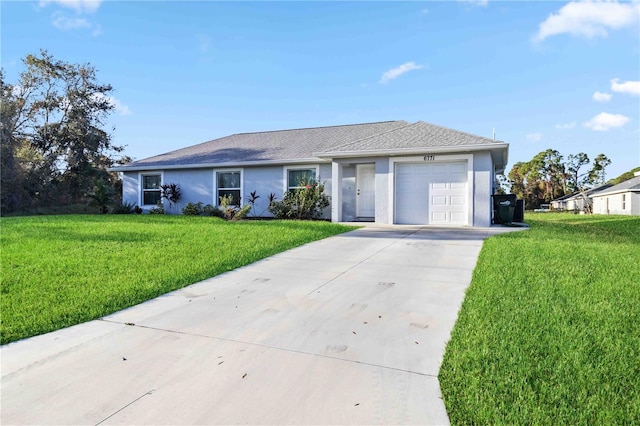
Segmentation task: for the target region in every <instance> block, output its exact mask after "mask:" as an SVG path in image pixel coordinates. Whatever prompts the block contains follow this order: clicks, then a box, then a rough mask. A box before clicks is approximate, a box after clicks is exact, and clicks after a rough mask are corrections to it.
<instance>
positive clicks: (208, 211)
mask: <svg viewBox="0 0 640 426" xmlns="http://www.w3.org/2000/svg"><path fill="white" fill-rule="evenodd" d="M202 214H203V215H204V216H215V217H219V218H222V219H224V213H222V211H221V210H220V209H219V208H218V207H216V206H212V205H211V204H207V205H206V206H204V207H203V208H202Z"/></svg>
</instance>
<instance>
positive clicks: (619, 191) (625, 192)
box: [591, 172, 640, 216]
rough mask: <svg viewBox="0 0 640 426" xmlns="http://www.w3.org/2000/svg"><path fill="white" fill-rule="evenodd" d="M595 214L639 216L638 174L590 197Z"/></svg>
mask: <svg viewBox="0 0 640 426" xmlns="http://www.w3.org/2000/svg"><path fill="white" fill-rule="evenodd" d="M591 198H593V212H594V213H596V214H624V215H630V216H640V172H636V173H635V174H634V177H632V178H631V179H629V180H626V181H624V182H622V183H619V184H617V185H614V186H611V187H610V188H607V189H605V190H604V191H601V192H598V193H597V194H594V195H592V197H591Z"/></svg>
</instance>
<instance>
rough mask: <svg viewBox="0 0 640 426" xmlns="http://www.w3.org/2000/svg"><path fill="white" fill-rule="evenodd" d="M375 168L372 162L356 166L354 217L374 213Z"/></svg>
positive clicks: (372, 215) (368, 215)
mask: <svg viewBox="0 0 640 426" xmlns="http://www.w3.org/2000/svg"><path fill="white" fill-rule="evenodd" d="M375 211H376V170H375V165H374V164H358V165H357V166H356V219H373V218H374V217H375V215H376V213H375Z"/></svg>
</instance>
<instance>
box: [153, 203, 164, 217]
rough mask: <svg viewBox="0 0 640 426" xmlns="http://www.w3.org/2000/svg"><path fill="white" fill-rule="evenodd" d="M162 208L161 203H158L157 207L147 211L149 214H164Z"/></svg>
mask: <svg viewBox="0 0 640 426" xmlns="http://www.w3.org/2000/svg"><path fill="white" fill-rule="evenodd" d="M164 213H165V211H164V206H163V205H162V201H158V205H157V206H155V207H153V208H152V209H150V210H149V214H164Z"/></svg>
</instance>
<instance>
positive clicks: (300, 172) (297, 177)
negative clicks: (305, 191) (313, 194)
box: [287, 167, 316, 191]
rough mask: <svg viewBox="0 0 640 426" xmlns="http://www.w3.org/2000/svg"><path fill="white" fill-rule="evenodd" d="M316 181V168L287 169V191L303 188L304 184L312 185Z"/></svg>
mask: <svg viewBox="0 0 640 426" xmlns="http://www.w3.org/2000/svg"><path fill="white" fill-rule="evenodd" d="M315 180H316V168H315V167H305V168H291V169H287V190H288V191H290V190H294V189H299V188H302V186H303V185H302V184H303V183H307V184H308V183H312V182H314V181H315Z"/></svg>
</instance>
